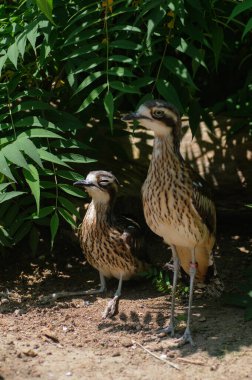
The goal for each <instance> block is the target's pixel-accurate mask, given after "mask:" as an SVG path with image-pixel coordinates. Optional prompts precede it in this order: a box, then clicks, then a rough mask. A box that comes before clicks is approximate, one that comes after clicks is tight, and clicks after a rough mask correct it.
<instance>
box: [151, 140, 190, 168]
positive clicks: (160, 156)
mask: <svg viewBox="0 0 252 380" xmlns="http://www.w3.org/2000/svg"><path fill="white" fill-rule="evenodd" d="M179 148H180V141H179V140H176V139H174V137H172V136H171V135H170V134H167V135H162V136H161V135H156V134H155V138H154V145H153V153H152V160H155V161H156V160H160V161H161V162H162V161H169V160H174V158H177V159H178V160H179V161H181V160H183V158H182V156H181V153H180V150H179Z"/></svg>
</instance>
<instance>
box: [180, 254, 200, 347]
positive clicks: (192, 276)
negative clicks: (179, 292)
mask: <svg viewBox="0 0 252 380" xmlns="http://www.w3.org/2000/svg"><path fill="white" fill-rule="evenodd" d="M197 267H198V264H197V263H196V261H195V249H193V252H192V261H191V262H190V269H189V274H190V292H189V305H188V315H187V323H186V329H185V332H184V335H183V336H182V337H181V338H179V339H177V340H176V343H178V345H179V346H181V345H184V344H185V343H190V344H191V345H192V346H195V343H194V341H193V339H192V336H191V331H190V323H191V308H192V300H193V287H194V279H195V275H196V272H197Z"/></svg>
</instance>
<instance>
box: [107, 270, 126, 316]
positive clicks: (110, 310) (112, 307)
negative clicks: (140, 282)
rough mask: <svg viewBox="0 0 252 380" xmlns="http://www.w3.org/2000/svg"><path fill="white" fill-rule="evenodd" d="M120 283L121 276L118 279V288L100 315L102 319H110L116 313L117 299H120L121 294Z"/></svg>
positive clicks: (121, 280)
mask: <svg viewBox="0 0 252 380" xmlns="http://www.w3.org/2000/svg"><path fill="white" fill-rule="evenodd" d="M122 282H123V276H122V274H121V275H120V279H119V284H118V288H117V290H116V292H115V295H114V298H112V299H111V300H110V301H109V302H108V305H107V307H106V309H105V310H104V312H103V314H102V318H108V317H109V318H111V317H113V316H114V315H116V314H117V313H118V307H119V299H120V297H121V294H122Z"/></svg>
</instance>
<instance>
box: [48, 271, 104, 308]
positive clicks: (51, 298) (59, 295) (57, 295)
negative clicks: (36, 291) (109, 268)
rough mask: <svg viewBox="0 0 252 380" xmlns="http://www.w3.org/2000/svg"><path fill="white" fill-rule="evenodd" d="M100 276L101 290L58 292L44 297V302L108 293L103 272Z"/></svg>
mask: <svg viewBox="0 0 252 380" xmlns="http://www.w3.org/2000/svg"><path fill="white" fill-rule="evenodd" d="M99 275H100V288H99V289H90V290H79V291H76V292H58V293H53V294H50V295H49V296H46V297H43V298H42V300H41V301H42V302H43V303H47V302H49V301H55V300H57V299H59V298H65V297H74V296H85V295H88V294H90V295H92V294H100V293H103V292H105V291H106V280H105V277H104V276H103V274H102V273H101V272H99Z"/></svg>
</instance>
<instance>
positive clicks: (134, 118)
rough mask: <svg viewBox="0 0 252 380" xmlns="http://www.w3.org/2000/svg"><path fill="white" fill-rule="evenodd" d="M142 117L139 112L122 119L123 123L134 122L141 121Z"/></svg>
mask: <svg viewBox="0 0 252 380" xmlns="http://www.w3.org/2000/svg"><path fill="white" fill-rule="evenodd" d="M140 117H141V115H140V114H139V113H138V112H132V113H129V114H128V115H124V116H123V117H122V120H123V121H133V120H137V119H140Z"/></svg>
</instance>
